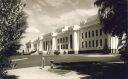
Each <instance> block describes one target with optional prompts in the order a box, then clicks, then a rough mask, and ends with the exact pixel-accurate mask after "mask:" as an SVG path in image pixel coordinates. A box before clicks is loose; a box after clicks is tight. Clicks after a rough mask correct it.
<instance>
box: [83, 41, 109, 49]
mask: <svg viewBox="0 0 128 79" xmlns="http://www.w3.org/2000/svg"><path fill="white" fill-rule="evenodd" d="M103 41H104V42H105V43H104V44H107V39H104V40H103V39H100V40H92V41H85V42H82V48H88V47H90V48H91V47H99V46H100V47H102V46H103Z"/></svg>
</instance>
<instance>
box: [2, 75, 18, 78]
mask: <svg viewBox="0 0 128 79" xmlns="http://www.w3.org/2000/svg"><path fill="white" fill-rule="evenodd" d="M2 79H18V76H16V75H6V76H4V77H3V78H2Z"/></svg>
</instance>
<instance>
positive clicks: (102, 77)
mask: <svg viewBox="0 0 128 79" xmlns="http://www.w3.org/2000/svg"><path fill="white" fill-rule="evenodd" d="M58 65H60V66H59V67H58V69H61V70H63V69H64V70H73V71H76V72H78V74H83V75H84V74H85V75H90V76H88V77H83V78H81V79H128V64H112V63H109V64H108V63H96V62H95V63H87V62H86V63H85V62H80V63H61V64H58Z"/></svg>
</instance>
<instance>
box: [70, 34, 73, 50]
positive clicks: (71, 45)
mask: <svg viewBox="0 0 128 79" xmlns="http://www.w3.org/2000/svg"><path fill="white" fill-rule="evenodd" d="M72 42H73V41H72V35H70V48H71V49H72V48H73V43H72Z"/></svg>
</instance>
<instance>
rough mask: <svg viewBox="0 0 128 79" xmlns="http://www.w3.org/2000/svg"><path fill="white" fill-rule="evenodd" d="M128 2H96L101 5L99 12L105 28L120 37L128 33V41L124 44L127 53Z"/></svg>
mask: <svg viewBox="0 0 128 79" xmlns="http://www.w3.org/2000/svg"><path fill="white" fill-rule="evenodd" d="M127 2H128V0H96V1H95V2H94V4H95V5H96V6H97V7H99V10H98V14H99V19H100V22H101V24H102V25H103V26H102V28H103V30H104V31H105V32H107V33H109V34H111V35H113V36H115V35H116V36H118V37H119V38H122V37H123V34H126V39H125V41H126V42H125V44H124V46H123V48H124V47H125V49H124V50H123V53H125V54H126V53H127V54H128V26H127V7H128V6H127ZM119 52H121V51H119Z"/></svg>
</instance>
